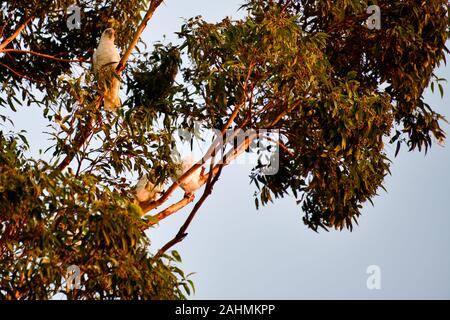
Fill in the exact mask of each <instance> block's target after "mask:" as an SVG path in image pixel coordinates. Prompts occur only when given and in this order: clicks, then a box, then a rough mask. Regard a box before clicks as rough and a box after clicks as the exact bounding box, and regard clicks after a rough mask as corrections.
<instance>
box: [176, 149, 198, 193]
mask: <svg viewBox="0 0 450 320" xmlns="http://www.w3.org/2000/svg"><path fill="white" fill-rule="evenodd" d="M196 163H197V162H196V161H194V159H193V158H192V157H191V156H187V157H185V158H183V160H181V168H180V169H178V170H177V171H176V176H175V177H172V181H173V182H176V181H178V179H179V178H180V177H181V176H182V175H183V174H185V173H186V172H187V171H188V170H189V169H190V168H192V166H193V165H195V164H196ZM204 170H205V169H204V168H203V167H199V168H198V169H196V170H195V171H194V172H193V173H192V174H191V175H190V177H189V179H188V180H186V181H184V182H182V183H180V187H181V188H182V189H183V190H184V192H186V194H193V193H194V192H195V191H196V190H197V189H199V188H200V187H201V186H202V184H201V177H202V175H203V172H204Z"/></svg>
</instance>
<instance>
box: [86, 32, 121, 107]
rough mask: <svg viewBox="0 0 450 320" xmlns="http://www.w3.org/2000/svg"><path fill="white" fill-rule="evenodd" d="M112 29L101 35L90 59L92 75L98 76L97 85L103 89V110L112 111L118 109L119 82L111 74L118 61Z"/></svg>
mask: <svg viewBox="0 0 450 320" xmlns="http://www.w3.org/2000/svg"><path fill="white" fill-rule="evenodd" d="M114 35H115V32H114V29H112V28H108V29H106V30H105V31H103V33H102V37H101V38H100V42H99V44H98V47H97V49H96V50H95V52H94V56H93V57H92V62H93V67H94V73H96V74H97V75H98V79H99V84H100V86H101V87H103V89H104V93H103V100H104V104H105V109H106V110H108V111H114V110H116V109H117V108H118V107H120V98H119V89H120V81H119V79H117V77H116V76H115V75H113V72H115V69H116V67H117V65H118V64H119V61H120V55H119V51H118V50H117V48H116V46H115V44H114V39H115V36H114Z"/></svg>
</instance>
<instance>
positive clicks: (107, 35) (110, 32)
mask: <svg viewBox="0 0 450 320" xmlns="http://www.w3.org/2000/svg"><path fill="white" fill-rule="evenodd" d="M115 33H116V32H115V31H114V29H113V28H108V29H105V31H103V33H102V39H108V40H111V41H114V35H115Z"/></svg>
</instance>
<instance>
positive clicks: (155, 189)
mask: <svg viewBox="0 0 450 320" xmlns="http://www.w3.org/2000/svg"><path fill="white" fill-rule="evenodd" d="M162 192H164V184H157V185H155V184H154V183H152V182H150V181H149V180H148V178H147V176H143V177H142V178H141V179H140V180H139V182H138V184H137V185H136V199H137V200H138V201H139V202H145V201H154V200H156V199H157V198H158V197H159V196H160V195H161V193H162Z"/></svg>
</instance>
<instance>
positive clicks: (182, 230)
mask: <svg viewBox="0 0 450 320" xmlns="http://www.w3.org/2000/svg"><path fill="white" fill-rule="evenodd" d="M219 166H220V167H219V171H218V173H217V175H216V176H215V177H214V178H213V179H212V180H211V178H210V180H209V181H208V183H207V185H206V188H205V191H204V192H203V194H202V197H201V198H200V200H198V202H197V203H196V204H195V206H194V208H193V209H192V211H191V213H190V214H189V216H188V218H187V219H186V221H185V222H184V224H183V225H182V226H181V228H180V230H179V231H178V233H177V234H176V235H175V237H174V238H173V239H172V240H170V241H169V242H167V243H166V244H165V245H164V246H163V247H162V248H161V249H159V250H158V252H157V253H156V255H155V256H154V257H153V258H152V263H153V262H155V261H157V260H158V259H159V258H161V257H162V256H163V255H164V253H165V252H166V251H167V250H169V249H170V248H171V247H173V246H174V245H176V244H177V243H179V242H181V241H183V239H184V238H186V236H187V235H188V234H187V233H186V230H187V229H188V228H189V225H190V224H191V222H192V220H193V219H194V217H195V215H196V214H197V212H198V210H199V209H200V208H201V206H202V205H203V203H204V202H205V200H206V199H207V198H208V197H209V195H210V194H211V192H212V189H213V187H214V184H215V183H216V182H217V180H219V176H220V174H221V172H222V168H223V165H222V164H220V165H219Z"/></svg>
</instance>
